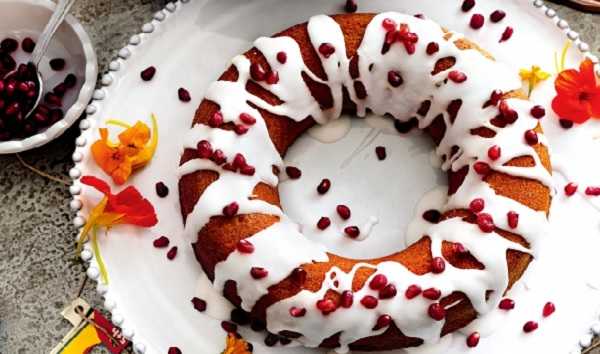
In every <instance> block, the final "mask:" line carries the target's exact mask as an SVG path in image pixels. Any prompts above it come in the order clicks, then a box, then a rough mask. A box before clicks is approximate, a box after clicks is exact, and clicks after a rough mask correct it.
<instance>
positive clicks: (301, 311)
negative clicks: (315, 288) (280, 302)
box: [290, 307, 306, 317]
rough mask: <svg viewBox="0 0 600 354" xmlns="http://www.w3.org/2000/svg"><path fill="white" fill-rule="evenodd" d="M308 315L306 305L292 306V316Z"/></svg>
mask: <svg viewBox="0 0 600 354" xmlns="http://www.w3.org/2000/svg"><path fill="white" fill-rule="evenodd" d="M304 315H306V309H305V308H304V307H291V308H290V316H292V317H303V316H304Z"/></svg>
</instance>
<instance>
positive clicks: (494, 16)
mask: <svg viewBox="0 0 600 354" xmlns="http://www.w3.org/2000/svg"><path fill="white" fill-rule="evenodd" d="M504 17H506V12H504V11H502V10H496V11H494V12H492V13H491V14H490V20H491V21H492V22H494V23H497V22H500V21H502V19H504Z"/></svg>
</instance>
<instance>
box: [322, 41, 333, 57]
mask: <svg viewBox="0 0 600 354" xmlns="http://www.w3.org/2000/svg"><path fill="white" fill-rule="evenodd" d="M319 53H321V55H323V56H324V57H325V58H329V57H330V56H331V54H333V53H335V47H334V46H333V45H332V44H331V43H322V44H321V45H320V46H319Z"/></svg>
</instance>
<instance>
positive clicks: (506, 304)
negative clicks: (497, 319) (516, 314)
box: [498, 298, 515, 311]
mask: <svg viewBox="0 0 600 354" xmlns="http://www.w3.org/2000/svg"><path fill="white" fill-rule="evenodd" d="M498 308H499V309H501V310H505V311H510V310H512V309H514V308H515V302H514V301H513V300H512V299H508V298H507V299H502V300H501V301H500V303H499V304H498Z"/></svg>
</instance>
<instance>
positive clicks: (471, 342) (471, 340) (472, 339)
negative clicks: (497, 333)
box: [467, 332, 481, 348]
mask: <svg viewBox="0 0 600 354" xmlns="http://www.w3.org/2000/svg"><path fill="white" fill-rule="evenodd" d="M480 337H481V336H480V335H479V332H473V333H471V334H469V336H468V337H467V346H468V347H469V348H475V347H476V346H477V344H479V338H480Z"/></svg>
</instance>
